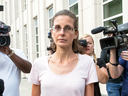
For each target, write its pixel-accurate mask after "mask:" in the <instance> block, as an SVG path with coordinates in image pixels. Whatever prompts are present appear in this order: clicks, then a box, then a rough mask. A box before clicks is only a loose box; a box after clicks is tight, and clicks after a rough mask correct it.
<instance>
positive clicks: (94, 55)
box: [80, 34, 97, 63]
mask: <svg viewBox="0 0 128 96" xmlns="http://www.w3.org/2000/svg"><path fill="white" fill-rule="evenodd" d="M86 37H91V38H92V36H91V35H89V34H84V35H83V36H82V37H81V38H80V39H83V38H86ZM92 42H93V44H94V40H93V38H92ZM92 55H93V57H94V61H95V63H97V58H96V54H95V52H94V50H93V53H92Z"/></svg>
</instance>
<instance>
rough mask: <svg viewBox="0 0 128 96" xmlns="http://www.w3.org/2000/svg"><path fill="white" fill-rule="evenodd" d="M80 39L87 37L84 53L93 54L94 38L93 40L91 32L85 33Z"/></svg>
mask: <svg viewBox="0 0 128 96" xmlns="http://www.w3.org/2000/svg"><path fill="white" fill-rule="evenodd" d="M80 39H86V41H87V46H86V47H85V53H84V54H88V55H90V56H92V54H93V52H94V40H93V38H92V36H91V35H89V34H84V35H83V36H82V37H81V38H80Z"/></svg>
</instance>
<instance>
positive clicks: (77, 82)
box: [29, 54, 98, 96]
mask: <svg viewBox="0 0 128 96" xmlns="http://www.w3.org/2000/svg"><path fill="white" fill-rule="evenodd" d="M29 82H31V83H33V84H36V85H41V96H84V92H85V85H88V84H90V83H94V82H98V79H97V74H96V68H95V64H94V62H93V59H92V58H91V57H90V56H87V55H80V54H78V63H77V65H76V66H75V68H74V69H73V71H72V72H70V73H68V74H66V75H57V74H55V73H53V72H52V71H51V70H50V68H49V65H48V56H46V57H40V58H37V59H36V60H35V62H34V64H33V66H32V69H31V72H30V77H29Z"/></svg>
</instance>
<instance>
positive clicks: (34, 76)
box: [28, 59, 40, 85]
mask: <svg viewBox="0 0 128 96" xmlns="http://www.w3.org/2000/svg"><path fill="white" fill-rule="evenodd" d="M28 81H29V82H31V83H33V84H35V85H40V82H39V71H38V62H37V59H36V60H35V61H34V63H33V64H32V68H31V71H30V76H29V78H28Z"/></svg>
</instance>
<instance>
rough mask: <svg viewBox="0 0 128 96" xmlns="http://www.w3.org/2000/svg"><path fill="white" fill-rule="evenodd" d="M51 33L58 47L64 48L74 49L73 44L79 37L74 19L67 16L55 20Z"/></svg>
mask: <svg viewBox="0 0 128 96" xmlns="http://www.w3.org/2000/svg"><path fill="white" fill-rule="evenodd" d="M51 33H52V38H53V40H54V42H55V44H56V46H57V47H63V48H69V47H71V48H72V42H73V40H74V39H76V38H77V35H78V32H77V31H75V29H74V19H72V18H71V17H69V16H65V15H61V16H57V17H56V18H55V19H54V26H53V29H52V31H51Z"/></svg>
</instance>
